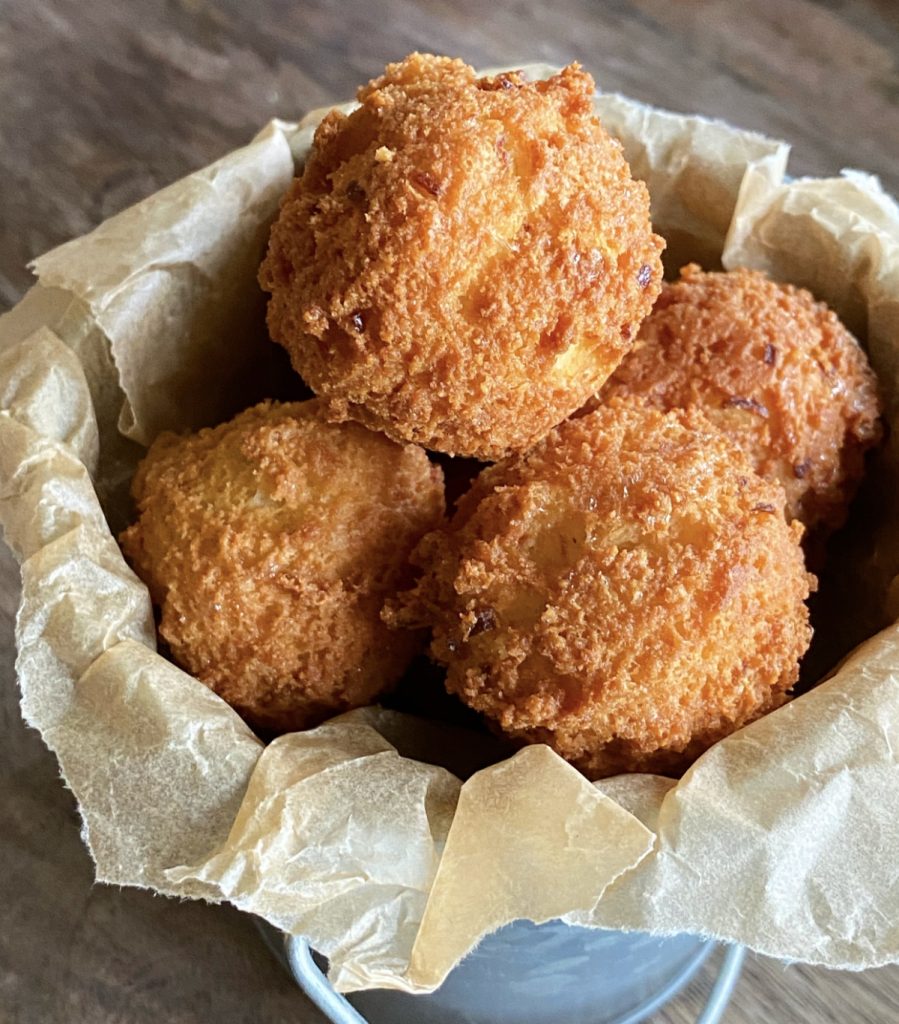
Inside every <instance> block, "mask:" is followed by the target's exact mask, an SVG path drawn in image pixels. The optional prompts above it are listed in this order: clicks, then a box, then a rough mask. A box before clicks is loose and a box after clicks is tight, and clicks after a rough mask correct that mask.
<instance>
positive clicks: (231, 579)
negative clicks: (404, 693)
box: [121, 400, 443, 732]
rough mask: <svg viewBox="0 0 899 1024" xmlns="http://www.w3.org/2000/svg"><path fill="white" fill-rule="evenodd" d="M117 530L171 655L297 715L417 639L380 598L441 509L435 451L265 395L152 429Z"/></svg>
mask: <svg viewBox="0 0 899 1024" xmlns="http://www.w3.org/2000/svg"><path fill="white" fill-rule="evenodd" d="M132 491H133V494H134V498H135V500H136V502H137V508H138V512H139V518H138V520H137V522H136V523H134V525H133V526H130V527H129V528H128V529H127V530H126V531H125V532H124V533H123V534H122V537H121V543H122V547H123V549H124V551H125V554H126V556H127V557H128V559H129V561H130V562H131V564H132V565H133V566H134V568H135V571H136V572H137V573H138V575H139V576H140V577H141V579H143V580H144V582H145V583H146V584H147V586H148V587H149V589H150V594H151V597H152V599H153V601H154V603H155V604H156V605H158V606H159V607H160V609H161V620H160V624H159V632H160V634H161V636H162V637H163V639H164V640H165V641H166V642H167V643H168V644H169V646H170V648H171V652H172V655H173V657H174V658H175V660H176V661H177V662H178V663H179V664H180V665H182V666H183V667H184V668H186V669H187V670H188V671H190V672H192V673H193V674H194V675H195V676H197V678H198V679H200V680H202V681H203V682H204V683H206V685H207V686H209V687H211V688H212V689H213V690H215V692H216V693H218V694H219V695H220V696H221V697H223V698H224V699H225V700H226V701H228V703H229V704H231V705H232V706H233V707H235V708H236V709H237V710H238V711H239V712H240V714H241V715H243V717H244V718H245V719H246V720H247V721H248V722H249V723H250V724H251V725H253V726H256V727H259V728H262V729H265V730H271V731H277V732H283V731H288V730H293V729H302V728H304V727H306V726H307V725H311V724H315V723H316V722H318V721H319V720H321V719H322V718H324V717H326V716H328V715H330V714H334V713H336V712H338V711H342V710H347V709H349V708H352V707H357V706H360V705H363V704H368V703H371V701H373V700H374V699H375V698H376V697H377V696H378V694H379V693H381V692H382V691H383V690H385V689H386V688H388V687H390V686H391V685H392V684H393V683H395V682H396V681H397V680H398V679H399V677H400V676H401V675H402V673H403V671H404V670H405V668H406V666H407V665H408V663H409V661H410V659H411V658H412V657H413V655H414V654H415V653H417V651H418V650H419V649H420V648H421V646H422V643H423V639H422V637H421V636H420V635H416V634H414V633H410V632H402V631H401V632H393V631H391V630H388V629H387V628H386V627H385V626H384V624H383V623H382V622H381V620H380V612H381V607H382V604H383V602H384V600H385V598H386V597H388V596H392V595H393V594H394V593H395V592H396V589H397V588H398V587H400V586H403V585H406V586H408V585H409V583H410V582H411V578H412V577H411V571H410V568H409V565H408V556H409V553H410V552H411V550H412V548H413V547H414V546H415V544H416V543H417V542H418V541H419V539H420V538H421V537H422V535H423V534H424V533H426V532H427V531H428V530H430V529H433V528H434V527H436V526H437V525H438V524H439V523H440V521H441V519H442V516H443V480H442V473H441V471H440V469H439V467H436V466H434V465H432V464H431V463H430V462H429V460H428V458H427V456H426V455H425V453H424V452H423V451H422V450H421V449H420V448H416V447H414V446H413V445H398V444H395V443H394V442H392V441H389V440H388V439H387V438H385V437H382V436H381V435H379V434H374V433H372V432H371V431H369V430H366V429H365V428H364V427H361V426H358V425H357V424H351V423H348V424H330V423H327V422H325V421H324V420H323V419H322V416H321V407H320V404H319V402H318V401H317V400H312V401H308V402H297V403H291V404H285V405H278V404H273V403H268V402H264V403H263V404H261V405H257V406H255V407H253V408H251V409H248V410H246V411H245V412H243V413H241V414H240V415H239V416H237V417H235V419H233V420H231V422H229V423H225V424H223V425H221V426H219V427H215V428H214V429H210V430H202V431H200V433H199V434H196V435H194V436H190V437H178V436H176V435H174V434H163V435H162V436H160V437H159V438H158V439H157V441H156V442H155V443H154V444H153V446H152V447H151V448H150V451H149V452H148V454H147V456H146V458H145V459H144V460H143V462H142V463H141V464H140V466H139V468H138V471H137V475H136V476H135V478H134V482H133V485H132Z"/></svg>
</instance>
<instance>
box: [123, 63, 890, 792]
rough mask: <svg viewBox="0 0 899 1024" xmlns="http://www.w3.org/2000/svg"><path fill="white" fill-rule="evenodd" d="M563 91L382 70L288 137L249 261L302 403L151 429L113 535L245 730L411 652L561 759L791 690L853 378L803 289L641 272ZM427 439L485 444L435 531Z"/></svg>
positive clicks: (627, 204) (694, 744)
mask: <svg viewBox="0 0 899 1024" xmlns="http://www.w3.org/2000/svg"><path fill="white" fill-rule="evenodd" d="M593 94H594V83H593V80H592V79H591V77H590V76H589V75H588V74H586V73H585V72H584V71H582V70H581V69H580V68H579V67H578V66H576V65H572V66H570V67H568V68H565V69H564V70H563V71H561V72H560V73H559V74H557V75H555V76H554V77H552V78H550V79H548V80H546V81H538V82H529V81H526V80H525V78H524V77H523V76H522V75H520V74H518V73H515V72H511V73H506V74H500V75H497V76H495V77H489V78H478V77H477V75H476V74H475V72H474V71H472V69H471V68H469V67H468V66H466V65H465V64H463V63H462V62H461V61H458V60H450V59H448V58H441V57H431V56H426V55H422V54H413V55H412V56H410V57H408V58H406V59H405V60H403V61H401V62H400V63H398V64H393V65H390V66H389V67H388V68H387V70H386V72H385V74H384V75H383V76H382V77H380V78H378V79H376V80H374V81H372V82H371V83H369V84H368V85H367V86H365V87H363V88H362V89H361V90H360V91H359V94H358V99H359V106H358V108H357V109H355V110H354V111H353V112H352V113H351V114H349V115H348V116H347V115H344V114H341V113H338V112H336V111H335V112H332V113H330V114H329V115H328V116H326V117H325V119H324V120H323V121H322V123H321V125H320V127H319V128H318V130H317V132H316V136H315V142H314V145H313V149H312V152H311V155H310V156H309V159H308V161H307V162H306V165H305V168H304V169H303V172H302V174H301V175H300V176H299V177H298V178H297V179H296V180H295V181H294V183H293V185H292V187H291V188H290V190H289V192H288V194H287V195H286V196H285V198H284V200H283V203H282V206H281V210H280V214H279V216H278V218H277V220H276V222H275V224H274V226H273V228H272V232H271V240H270V245H269V249H268V253H267V255H266V257H265V260H264V262H263V264H262V267H261V270H260V275H259V280H260V283H261V285H262V287H263V288H264V289H265V290H266V291H267V292H269V293H270V299H269V305H268V325H269V329H270V332H271V336H272V338H273V339H274V340H275V341H276V342H278V343H279V344H280V345H282V346H284V348H285V349H286V350H287V351H288V353H289V354H290V358H291V361H292V364H293V367H294V369H295V370H296V371H297V373H298V374H300V376H301V377H302V378H303V380H304V381H305V382H306V383H307V384H308V385H309V386H310V387H311V388H312V390H313V391H314V392H315V395H316V397H315V398H313V399H311V400H309V401H305V402H295V403H276V402H264V403H263V404H261V405H257V406H255V407H253V408H250V409H247V410H245V411H244V412H242V413H240V414H239V415H238V416H236V417H235V418H234V419H233V420H231V421H230V422H228V423H225V424H222V425H220V426H217V427H214V428H212V429H207V430H202V431H200V433H199V434H197V435H195V436H190V437H179V436H175V435H172V434H165V435H163V436H161V437H160V438H158V440H157V441H156V442H155V443H154V444H153V446H152V447H151V448H150V451H149V453H148V454H147V456H146V458H145V460H144V461H143V463H142V464H141V466H140V467H139V469H138V472H137V475H136V477H135V479H134V483H133V494H134V498H135V501H136V506H137V520H136V522H135V523H134V524H133V525H132V526H131V527H129V528H128V529H127V530H126V531H125V533H124V534H123V535H122V538H121V542H122V546H123V548H124V550H125V553H126V555H127V557H128V559H129V560H130V562H131V564H132V565H133V566H134V568H135V570H136V571H137V572H138V574H139V575H140V576H141V578H142V579H143V580H144V581H145V582H146V584H147V586H148V587H149V590H150V593H151V595H152V598H153V601H154V603H155V604H156V605H157V606H158V608H159V612H160V618H159V632H160V635H161V637H162V638H163V640H164V641H165V642H166V643H167V645H168V647H169V649H170V652H171V655H172V657H173V658H174V659H175V661H177V662H178V663H179V664H180V665H182V666H183V667H184V668H186V669H187V670H188V671H190V672H191V673H193V674H194V675H195V676H197V677H198V678H199V679H201V680H202V681H203V682H204V683H206V684H207V685H208V686H210V687H211V688H212V689H213V690H215V692H216V693H218V694H220V695H221V696H222V697H223V698H224V699H225V700H227V701H228V702H229V703H230V704H232V705H233V707H235V708H236V709H237V710H238V711H239V712H240V713H241V715H243V716H244V718H245V719H246V720H247V721H248V722H249V723H250V724H251V725H253V726H254V727H256V728H257V729H260V730H262V731H264V732H266V733H270V734H271V733H277V732H283V731H288V730H295V729H303V728H306V727H308V726H311V725H315V724H317V723H319V722H320V721H322V720H323V719H325V718H327V717H328V716H330V715H333V714H336V713H338V712H340V711H344V710H347V709H350V708H353V707H358V706H361V705H365V704H369V703H372V702H374V701H376V700H377V699H378V698H379V696H381V695H383V694H384V693H386V692H387V691H389V690H390V689H391V688H392V687H393V686H395V685H396V683H397V681H398V680H399V679H400V678H401V677H402V676H403V674H404V672H405V671H406V670H407V668H408V666H409V664H410V662H411V660H412V658H413V657H414V656H415V655H416V654H417V653H419V652H420V651H421V650H422V649H423V648H424V647H425V646H426V645H427V644H428V642H430V648H429V652H430V656H431V658H432V659H433V660H435V661H436V662H438V663H439V664H441V665H443V666H445V668H446V687H447V689H448V690H449V691H450V693H452V694H455V695H456V696H458V697H459V698H460V699H461V700H462V701H463V702H464V703H465V704H467V705H469V706H470V707H471V708H473V709H475V710H476V711H478V712H480V713H481V714H482V715H483V716H485V718H486V720H487V721H488V722H489V723H490V724H491V725H492V727H493V728H495V729H497V730H499V731H501V732H502V733H503V734H505V735H506V736H508V737H510V738H512V739H513V740H516V741H518V742H522V743H546V744H548V745H549V746H551V747H552V748H553V749H554V750H556V751H557V752H558V753H559V754H560V755H561V756H562V757H564V758H566V759H568V760H569V761H570V762H572V763H573V764H574V765H576V766H577V767H578V768H579V769H581V770H582V771H583V772H584V773H585V774H586V775H587V776H588V777H590V778H598V777H601V776H605V775H611V774H615V773H617V772H621V771H655V772H662V773H666V772H668V773H676V772H678V771H681V770H683V768H684V767H685V766H686V765H688V764H689V763H690V761H691V760H693V759H695V757H696V756H698V755H699V754H700V753H702V751H704V750H705V749H706V748H708V747H709V746H710V745H711V744H713V743H714V742H716V741H717V740H718V739H720V738H721V737H723V736H725V735H727V734H728V733H730V732H732V731H733V730H735V729H737V728H739V727H741V726H742V725H744V724H746V723H748V722H750V721H752V720H753V719H755V718H758V717H759V716H760V715H762V714H764V713H765V712H767V711H769V710H771V709H773V708H776V707H778V706H779V705H781V704H783V703H784V702H785V701H786V700H787V699H788V697H789V691H790V689H791V687H792V686H793V685H794V683H795V682H796V680H797V676H798V670H799V662H800V659H801V658H802V656H803V654H804V652H805V651H806V649H807V647H808V644H809V641H810V639H811V628H810V625H809V614H808V608H807V605H806V599H807V598H808V596H809V594H810V592H811V591H813V590H814V589H815V586H816V582H815V577H814V576H813V575H811V574H810V572H809V571H808V569H807V563H809V564H812V565H813V566H814V565H817V564H818V562H819V561H820V559H821V558H822V557H823V555H822V552H823V551H824V545H825V543H826V540H827V537H828V536H829V535H830V534H831V533H832V532H833V531H834V530H835V529H837V528H838V527H839V526H840V525H841V524H842V523H843V522H844V520H845V518H846V514H847V508H848V505H849V502H850V500H851V499H852V497H853V494H854V492H855V490H856V488H857V486H858V483H859V481H860V479H861V476H862V473H863V468H864V456H865V452H866V451H867V450H868V449H869V448H871V447H872V446H873V445H874V444H875V443H876V442H877V441H878V439H879V437H880V427H879V419H878V417H879V408H878V396H877V385H876V380H875V378H874V375H873V373H872V371H871V369H870V367H869V365H868V362H867V359H866V357H865V355H864V353H863V351H862V349H861V348H860V346H859V345H858V343H857V342H856V340H855V339H854V338H853V337H852V336H851V335H850V334H849V332H848V331H847V330H846V328H845V327H844V326H843V325H842V324H841V323H840V321H839V320H838V318H837V317H836V315H835V314H834V313H833V312H831V311H830V310H828V309H827V308H826V307H825V306H824V305H823V304H822V303H820V302H816V301H815V299H814V298H813V297H812V296H811V295H810V294H809V293H808V292H806V291H802V290H800V289H798V288H794V287H792V286H790V285H786V284H780V283H776V282H774V281H771V280H769V279H768V278H766V277H765V276H764V275H763V274H761V273H758V272H755V271H752V270H736V271H732V272H730V273H724V272H711V273H705V272H703V271H702V270H701V269H700V268H699V267H698V266H695V265H690V266H687V267H685V268H684V269H683V270H682V271H681V275H680V278H679V280H676V281H673V282H670V283H666V282H664V281H663V275H662V263H661V252H662V249H663V247H664V243H663V241H662V239H661V238H659V237H658V236H656V235H655V234H654V233H653V229H652V225H651V223H650V204H649V195H648V192H647V189H646V187H645V185H644V184H643V183H642V182H639V181H636V180H634V179H633V177H632V176H631V173H630V170H629V167H628V165H627V163H626V161H625V158H624V156H623V153H622V148H621V146H620V144H619V143H618V142H617V141H615V140H614V139H613V138H611V137H610V136H609V135H608V134H607V133H606V131H605V130H604V129H603V127H602V125H601V124H600V122H599V120H598V119H597V117H596V115H595V113H594V107H593ZM426 449H428V450H429V451H430V452H431V453H443V462H444V463H445V464H447V465H449V466H452V465H454V464H453V463H452V462H451V461H450V460H448V459H446V458H445V456H466V457H468V458H469V459H472V458H473V459H477V460H480V461H481V462H488V463H492V464H491V465H487V466H485V467H483V468H482V469H481V472H480V473H479V474H478V475H477V477H476V479H474V481H473V483H472V484H471V485H470V487H469V489H468V490H467V491H466V492H465V493H464V494H463V495H462V496H461V498H460V499H459V500H458V502H457V503H456V506H455V509H454V511H452V514H451V515H450V516H449V518H447V516H446V512H445V507H444V480H443V471H442V469H441V468H440V465H439V464H438V462H437V461H436V460H435V458H434V457H433V456H432V455H429V451H426ZM809 560H811V562H809Z"/></svg>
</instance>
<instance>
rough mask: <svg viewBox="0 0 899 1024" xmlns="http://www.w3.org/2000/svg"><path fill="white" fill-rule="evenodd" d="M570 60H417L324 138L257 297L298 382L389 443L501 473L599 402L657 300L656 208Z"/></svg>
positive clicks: (367, 93)
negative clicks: (516, 68) (506, 460)
mask: <svg viewBox="0 0 899 1024" xmlns="http://www.w3.org/2000/svg"><path fill="white" fill-rule="evenodd" d="M593 91H594V85H593V80H592V79H591V77H590V76H589V75H588V74H586V73H585V72H583V71H581V70H580V69H579V68H578V67H577V66H576V65H572V66H571V67H568V68H566V69H565V70H564V71H562V72H561V73H560V74H558V75H556V76H555V77H553V78H551V79H549V80H548V81H545V82H535V83H528V82H526V81H524V79H523V78H522V77H521V75H519V74H515V73H512V74H504V75H500V76H498V77H496V78H487V79H480V80H479V79H477V78H476V76H475V74H474V72H473V71H472V69H471V68H470V67H468V66H467V65H465V64H463V63H462V62H461V61H458V60H450V59H448V58H441V57H431V56H426V55H422V54H413V55H412V56H410V57H408V58H406V59H405V60H404V61H402V62H401V63H399V64H393V65H390V66H389V67H388V68H387V71H386V73H385V75H384V76H383V77H382V78H379V79H376V80H374V81H373V82H371V83H370V84H369V85H367V86H365V87H364V88H362V89H361V90H360V92H359V102H360V104H361V105H360V107H359V108H358V109H357V110H356V111H354V112H353V113H352V114H350V115H349V116H348V117H347V116H344V115H343V114H340V113H336V112H332V113H331V114H329V115H328V116H327V117H326V118H325V120H324V121H323V122H322V124H321V126H320V127H319V129H318V131H317V133H316V136H315V144H314V147H313V151H312V154H311V155H310V157H309V160H308V161H307V164H306V167H305V169H304V172H303V174H302V176H301V177H300V178H298V179H297V180H296V181H295V182H294V184H293V186H292V188H291V189H290V191H289V193H288V194H287V196H286V198H285V200H284V202H283V205H282V207H281V213H280V216H279V218H278V220H277V221H276V223H275V225H274V227H273V229H272V235H271V244H270V248H269V252H268V255H267V257H266V259H265V262H264V263H263V265H262V268H261V271H260V282H261V284H262V286H263V288H265V289H266V290H267V291H270V292H271V293H272V294H271V299H270V301H269V306H268V323H269V329H270V331H271V334H272V337H273V338H274V339H275V340H276V341H278V342H280V343H281V344H282V345H284V346H285V347H286V348H287V349H288V350H289V352H290V356H291V359H292V362H293V365H294V367H295V368H296V370H297V371H298V372H299V373H300V374H301V375H302V377H303V378H304V379H305V380H306V381H307V383H308V384H309V385H310V386H311V387H312V388H313V390H314V391H315V392H316V393H317V394H319V395H321V396H324V397H326V398H327V399H328V400H329V410H330V414H331V415H332V416H333V417H334V418H337V419H343V418H353V419H357V420H359V421H361V422H363V423H365V424H367V425H369V426H371V427H374V428H376V429H379V430H383V431H384V432H386V433H387V434H388V435H390V436H391V437H393V438H395V439H397V440H406V441H416V442H418V443H420V444H423V445H425V446H427V447H429V448H433V449H436V450H439V451H443V452H448V453H450V454H461V455H469V456H475V457H477V458H480V459H486V460H492V459H496V458H499V457H501V456H503V455H505V454H507V453H508V452H509V451H512V450H519V449H523V448H526V447H529V446H530V445H531V444H532V443H534V442H535V441H537V440H538V439H539V438H541V437H542V436H543V435H544V434H546V432H547V431H548V430H549V429H550V428H551V427H553V426H554V425H555V424H557V423H559V422H560V421H561V420H563V419H564V418H565V417H566V416H568V415H569V414H571V413H572V412H574V411H575V410H576V409H577V408H578V407H579V406H580V405H582V404H583V402H584V401H586V399H587V398H588V397H589V396H590V395H591V394H594V393H596V391H598V390H599V388H600V386H601V385H602V384H603V382H604V381H605V380H606V379H607V377H608V376H609V374H610V373H611V372H612V370H613V369H614V368H615V367H616V366H617V365H618V363H619V362H620V361H621V358H622V357H623V355H624V354H625V352H627V351H628V350H629V349H630V347H631V345H632V344H633V339H634V337H636V333H637V327H638V325H639V323H640V321H641V320H642V319H643V318H644V317H645V316H646V314H647V313H648V312H649V310H650V308H651V307H652V303H653V301H654V300H655V298H656V296H657V294H658V292H659V288H660V287H661V279H662V267H661V260H660V252H661V249H662V247H663V243H662V241H661V239H659V238H658V237H657V236H655V235H654V234H653V233H652V229H651V226H650V222H649V195H648V193H647V190H646V187H645V186H644V185H643V183H642V182H636V181H634V180H633V179H632V178H631V175H630V171H629V169H628V166H627V163H626V161H625V159H624V156H623V155H622V151H621V146H620V145H619V143H618V142H617V141H615V140H613V139H611V138H610V137H609V136H608V135H607V134H606V133H605V131H604V130H603V128H602V127H601V126H600V124H599V122H598V120H597V119H596V117H595V116H594V114H593V106H592V99H591V97H592V94H593Z"/></svg>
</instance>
